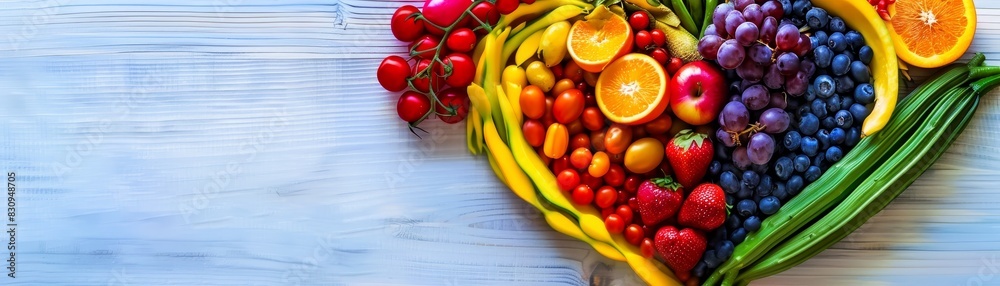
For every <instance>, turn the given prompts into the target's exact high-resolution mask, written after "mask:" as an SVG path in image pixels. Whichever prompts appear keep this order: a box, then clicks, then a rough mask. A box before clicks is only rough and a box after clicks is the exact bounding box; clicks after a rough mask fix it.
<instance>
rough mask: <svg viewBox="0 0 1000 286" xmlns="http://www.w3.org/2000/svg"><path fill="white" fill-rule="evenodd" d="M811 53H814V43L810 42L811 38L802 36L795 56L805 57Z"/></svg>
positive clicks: (796, 47)
mask: <svg viewBox="0 0 1000 286" xmlns="http://www.w3.org/2000/svg"><path fill="white" fill-rule="evenodd" d="M809 51H812V41H810V40H809V36H806V35H805V34H800V35H799V43H798V45H797V46H795V54H796V55H798V56H799V57H804V56H805V55H806V54H807V53H809Z"/></svg>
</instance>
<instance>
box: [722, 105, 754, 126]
mask: <svg viewBox="0 0 1000 286" xmlns="http://www.w3.org/2000/svg"><path fill="white" fill-rule="evenodd" d="M719 122H720V123H722V129H723V130H724V131H731V132H740V131H743V129H746V128H747V125H749V124H750V111H749V110H747V107H746V106H745V105H743V103H742V102H739V101H730V102H729V103H726V106H724V107H722V112H719Z"/></svg>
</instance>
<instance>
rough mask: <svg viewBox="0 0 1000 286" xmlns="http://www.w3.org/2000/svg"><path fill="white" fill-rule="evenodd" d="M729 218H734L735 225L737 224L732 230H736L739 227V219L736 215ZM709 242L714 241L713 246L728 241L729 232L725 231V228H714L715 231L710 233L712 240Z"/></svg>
mask: <svg viewBox="0 0 1000 286" xmlns="http://www.w3.org/2000/svg"><path fill="white" fill-rule="evenodd" d="M730 216H731V217H736V223H737V225H736V226H734V227H733V229H736V228H737V227H740V226H739V223H740V217H739V216H737V215H736V214H731V215H730ZM727 222H728V220H727ZM711 240H713V241H714V243H713V244H721V242H722V241H726V240H729V232H728V231H727V229H726V228H725V227H720V228H716V229H715V231H713V232H712V238H711Z"/></svg>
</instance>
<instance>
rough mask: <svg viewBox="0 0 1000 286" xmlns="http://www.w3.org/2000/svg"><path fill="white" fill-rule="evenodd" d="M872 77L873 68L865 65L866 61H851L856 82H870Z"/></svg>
mask: <svg viewBox="0 0 1000 286" xmlns="http://www.w3.org/2000/svg"><path fill="white" fill-rule="evenodd" d="M871 78H872V73H871V70H869V69H868V66H867V65H865V63H862V62H861V61H853V62H851V79H853V80H854V82H859V83H861V82H869V81H870V80H871Z"/></svg>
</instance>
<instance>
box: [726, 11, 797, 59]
mask: <svg viewBox="0 0 1000 286" xmlns="http://www.w3.org/2000/svg"><path fill="white" fill-rule="evenodd" d="M740 17H743V16H740ZM800 35H801V33H799V28H796V27H795V25H792V24H782V25H781V26H779V27H778V34H777V35H775V38H774V39H775V44H777V47H778V50H782V51H794V50H795V47H796V46H798V44H799V36H800Z"/></svg>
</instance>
